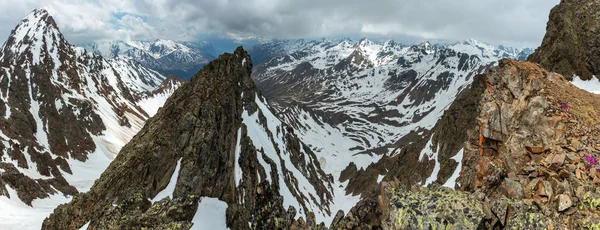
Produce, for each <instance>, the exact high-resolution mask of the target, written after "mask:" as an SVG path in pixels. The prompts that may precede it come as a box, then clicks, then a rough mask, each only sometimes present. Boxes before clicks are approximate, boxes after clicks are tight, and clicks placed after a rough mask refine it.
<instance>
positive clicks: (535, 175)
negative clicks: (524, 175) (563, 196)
mask: <svg viewBox="0 0 600 230" xmlns="http://www.w3.org/2000/svg"><path fill="white" fill-rule="evenodd" d="M539 175H540V173H538V172H532V173H530V174H529V178H536V177H538V176H539Z"/></svg>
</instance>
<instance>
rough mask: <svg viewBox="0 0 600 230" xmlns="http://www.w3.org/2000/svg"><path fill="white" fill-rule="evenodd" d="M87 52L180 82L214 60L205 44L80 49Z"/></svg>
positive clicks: (114, 45)
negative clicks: (128, 61) (133, 63)
mask: <svg viewBox="0 0 600 230" xmlns="http://www.w3.org/2000/svg"><path fill="white" fill-rule="evenodd" d="M84 48H86V49H87V50H88V51H91V52H94V53H97V54H100V55H102V56H104V57H105V58H108V59H113V58H116V57H125V58H129V59H131V60H133V61H136V62H138V63H140V64H141V65H142V66H144V67H146V68H149V69H152V70H155V71H158V72H160V73H162V74H165V75H175V76H177V77H180V78H182V79H184V80H187V79H189V78H191V77H192V76H193V75H194V74H195V73H196V72H198V70H199V69H200V68H202V66H204V64H206V63H208V62H209V61H210V60H212V59H214V54H213V53H212V52H213V48H212V46H211V45H210V44H209V43H198V44H193V43H188V42H175V41H171V40H155V41H151V42H150V41H128V42H125V41H109V42H99V43H92V44H86V45H84Z"/></svg>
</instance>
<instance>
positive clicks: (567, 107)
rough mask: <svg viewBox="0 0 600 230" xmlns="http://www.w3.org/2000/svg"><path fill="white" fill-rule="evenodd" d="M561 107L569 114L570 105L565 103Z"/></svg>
mask: <svg viewBox="0 0 600 230" xmlns="http://www.w3.org/2000/svg"><path fill="white" fill-rule="evenodd" d="M560 106H562V107H563V109H565V111H567V112H568V111H569V105H567V104H564V103H563V104H561V105H560Z"/></svg>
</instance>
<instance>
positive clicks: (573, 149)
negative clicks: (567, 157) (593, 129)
mask: <svg viewBox="0 0 600 230" xmlns="http://www.w3.org/2000/svg"><path fill="white" fill-rule="evenodd" d="M567 150H569V151H570V152H577V149H576V148H574V147H573V146H567Z"/></svg>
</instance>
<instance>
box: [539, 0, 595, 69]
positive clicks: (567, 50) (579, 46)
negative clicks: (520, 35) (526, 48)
mask: <svg viewBox="0 0 600 230" xmlns="http://www.w3.org/2000/svg"><path fill="white" fill-rule="evenodd" d="M598 33H600V1H597V0H562V1H561V3H560V4H559V5H557V6H556V7H554V9H552V11H551V12H550V20H549V21H548V25H547V28H546V35H545V36H544V40H543V42H542V45H541V46H540V47H539V48H538V49H536V50H535V52H534V53H533V54H532V55H530V56H529V59H528V60H529V61H532V62H536V63H540V64H541V65H542V66H543V67H544V68H546V69H548V70H550V71H554V72H557V73H560V74H562V75H563V76H565V78H567V79H569V80H571V79H572V78H573V75H577V76H579V77H581V78H582V79H584V80H589V79H591V78H592V77H593V76H598V75H599V73H600V59H599V58H598V57H600V37H598Z"/></svg>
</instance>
